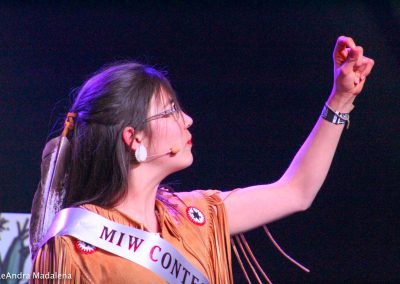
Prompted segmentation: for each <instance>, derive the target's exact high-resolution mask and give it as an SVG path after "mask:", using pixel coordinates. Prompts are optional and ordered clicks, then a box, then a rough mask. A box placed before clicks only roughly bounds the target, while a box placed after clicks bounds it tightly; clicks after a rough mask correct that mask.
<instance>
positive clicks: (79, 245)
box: [75, 240, 97, 254]
mask: <svg viewBox="0 0 400 284" xmlns="http://www.w3.org/2000/svg"><path fill="white" fill-rule="evenodd" d="M75 247H76V249H77V250H79V251H80V252H81V253H84V254H91V253H94V252H95V251H96V250H97V247H95V246H92V245H91V244H88V243H85V242H84V241H81V240H76V241H75Z"/></svg>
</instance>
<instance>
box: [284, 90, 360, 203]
mask: <svg viewBox="0 0 400 284" xmlns="http://www.w3.org/2000/svg"><path fill="white" fill-rule="evenodd" d="M352 101H353V100H346V101H344V100H339V99H337V96H335V94H332V96H331V97H330V98H329V99H328V101H327V104H328V105H329V106H330V107H331V108H332V109H334V110H338V111H340V112H342V113H346V112H350V111H351V110H352V108H353V104H352ZM343 129H344V125H343V124H342V125H336V124H333V123H331V122H328V121H326V120H324V119H323V118H319V119H318V121H317V123H316V125H315V126H314V128H313V130H312V131H311V133H310V135H309V136H308V137H307V139H306V141H305V142H304V144H303V145H302V147H301V148H300V150H299V151H298V152H297V154H296V156H295V157H294V159H293V161H292V162H291V164H290V166H289V168H288V169H287V171H286V172H285V174H284V175H283V176H282V178H281V180H280V181H282V182H284V183H287V184H288V185H289V187H290V188H291V189H292V190H293V191H294V193H295V194H296V195H298V196H299V200H301V201H302V202H304V207H305V208H307V207H308V206H309V205H310V204H311V202H312V201H313V200H314V198H315V196H316V195H317V193H318V191H319V189H320V188H321V186H322V184H323V182H324V180H325V178H326V176H327V174H328V171H329V168H330V166H331V163H332V160H333V157H334V154H335V152H336V148H337V146H338V143H339V140H340V136H341V134H342V132H343Z"/></svg>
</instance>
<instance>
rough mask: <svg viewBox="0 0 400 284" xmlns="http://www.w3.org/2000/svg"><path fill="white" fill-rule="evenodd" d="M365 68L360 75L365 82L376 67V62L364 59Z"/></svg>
mask: <svg viewBox="0 0 400 284" xmlns="http://www.w3.org/2000/svg"><path fill="white" fill-rule="evenodd" d="M364 62H365V63H364V66H365V67H364V68H363V70H362V72H361V73H360V77H361V80H365V78H366V77H367V76H368V75H369V74H370V73H371V70H372V68H373V67H374V65H375V61H374V60H373V59H371V58H368V57H364Z"/></svg>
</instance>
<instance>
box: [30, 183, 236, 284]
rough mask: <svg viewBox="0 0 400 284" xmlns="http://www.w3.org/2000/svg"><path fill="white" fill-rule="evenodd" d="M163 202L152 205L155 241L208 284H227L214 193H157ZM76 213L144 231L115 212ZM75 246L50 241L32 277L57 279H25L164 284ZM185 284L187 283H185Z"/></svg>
mask: <svg viewBox="0 0 400 284" xmlns="http://www.w3.org/2000/svg"><path fill="white" fill-rule="evenodd" d="M163 199H165V200H166V201H167V202H161V201H160V200H157V201H156V212H158V216H159V223H160V235H161V237H162V238H164V239H165V240H167V241H168V242H169V243H171V244H172V245H174V246H175V248H177V249H178V250H179V251H180V253H182V254H183V255H184V256H185V257H186V258H187V260H188V261H190V262H191V263H192V264H193V265H194V266H195V267H196V268H197V269H198V270H199V271H201V272H202V273H203V274H204V275H205V276H206V277H207V278H208V279H209V281H210V283H215V284H222V283H233V278H232V264H231V251H230V236H229V228H228V221H227V217H226V212H225V207H224V205H223V202H222V201H221V199H220V197H219V192H218V191H215V190H207V191H201V190H197V191H193V192H185V193H174V194H171V193H163V194H162V198H161V200H163ZM165 203H168V205H166V204H165ZM190 206H193V207H195V208H198V209H199V210H200V211H201V212H202V213H203V214H204V216H205V223H204V225H198V224H195V222H192V221H191V220H190V218H189V217H188V215H187V212H186V211H187V208H188V207H190ZM82 207H83V208H86V209H88V210H90V211H92V212H95V213H97V214H99V215H101V216H103V217H105V218H107V219H109V220H111V221H114V222H117V223H120V224H123V225H128V226H132V227H135V228H139V229H144V230H145V228H143V225H141V224H139V223H138V222H135V221H134V220H132V219H130V218H129V217H127V216H126V215H124V214H123V213H121V212H119V211H117V210H113V209H111V210H108V209H104V208H101V207H99V206H95V205H91V204H87V205H84V206H82ZM77 243H78V240H76V239H75V238H73V237H70V236H61V237H54V238H52V239H50V240H49V241H48V242H47V243H46V244H45V245H44V246H43V247H42V248H41V249H40V250H39V252H38V254H37V255H36V258H35V260H34V263H33V272H34V273H36V275H38V274H37V273H38V272H39V273H41V274H45V273H47V272H50V273H58V274H62V275H63V276H62V277H60V278H63V279H61V280H60V279H57V280H43V279H32V277H31V280H30V281H31V283H118V284H120V283H138V284H144V283H151V284H155V283H166V282H165V281H164V280H163V279H161V278H160V277H159V276H158V275H156V274H155V273H153V272H151V271H150V270H148V269H147V268H144V267H142V266H140V265H138V264H136V263H133V262H131V261H129V260H127V259H125V258H122V257H120V256H117V255H114V254H111V253H109V252H106V251H103V250H101V249H95V250H93V251H89V253H85V252H84V251H82V250H80V249H78V246H77ZM69 278H72V279H69ZM189 281H190V282H189ZM186 283H191V279H190V280H189V279H187V281H186Z"/></svg>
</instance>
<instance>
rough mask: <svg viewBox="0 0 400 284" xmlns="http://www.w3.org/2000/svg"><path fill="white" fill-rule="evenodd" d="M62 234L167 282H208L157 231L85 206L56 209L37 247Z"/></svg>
mask: <svg viewBox="0 0 400 284" xmlns="http://www.w3.org/2000/svg"><path fill="white" fill-rule="evenodd" d="M63 235H69V236H73V237H75V238H78V239H79V240H82V241H84V242H86V243H88V244H91V245H93V246H96V247H98V248H101V249H103V250H105V251H108V252H111V253H113V254H116V255H119V256H121V257H123V258H126V259H128V260H130V261H133V262H135V263H137V264H139V265H141V266H143V267H146V268H148V269H150V270H151V271H153V272H154V273H156V274H157V275H159V276H160V277H161V278H163V279H164V280H165V281H167V282H169V283H183V284H185V283H199V284H200V283H204V284H206V283H208V279H207V278H206V277H205V276H204V275H203V274H202V273H201V272H200V271H198V270H197V269H196V268H195V267H194V266H193V265H192V264H191V263H190V262H189V261H188V260H187V259H186V258H185V257H184V256H183V255H182V254H181V253H180V252H179V251H178V250H177V249H176V248H175V247H174V246H173V245H171V244H170V243H168V242H167V241H166V240H164V239H162V238H161V237H160V235H159V234H157V233H148V232H145V231H142V230H138V229H135V228H132V227H129V226H125V225H121V224H118V223H115V222H113V221H110V220H108V219H106V218H104V217H102V216H100V215H98V214H96V213H93V212H90V211H88V210H85V209H81V208H66V209H63V210H61V211H60V212H58V213H57V215H56V216H55V217H54V220H53V223H52V224H51V226H50V228H49V230H48V232H47V234H46V236H45V237H44V239H43V242H42V244H41V246H40V247H42V246H43V245H44V244H45V243H46V242H47V241H48V240H49V239H50V238H52V237H54V236H63Z"/></svg>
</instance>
